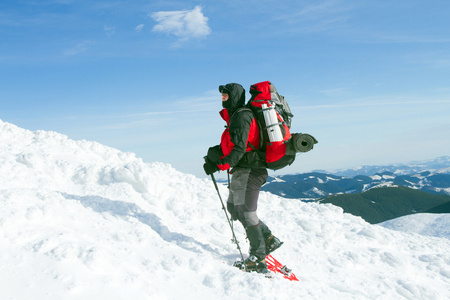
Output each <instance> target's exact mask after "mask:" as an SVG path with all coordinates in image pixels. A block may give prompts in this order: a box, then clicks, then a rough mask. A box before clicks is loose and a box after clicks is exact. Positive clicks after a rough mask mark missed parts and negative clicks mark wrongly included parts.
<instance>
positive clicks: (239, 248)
mask: <svg viewBox="0 0 450 300" xmlns="http://www.w3.org/2000/svg"><path fill="white" fill-rule="evenodd" d="M211 179H212V181H213V183H214V187H215V188H216V191H217V195H219V199H220V203H222V209H223V211H224V212H225V216H226V217H227V221H228V225H230V228H231V232H232V233H233V239H234V241H235V242H236V246H237V248H238V250H239V254H240V255H241V258H242V263H243V262H244V256H243V255H242V251H241V247H240V246H239V242H238V240H237V238H236V235H235V234H234V229H233V225H231V221H230V218H229V217H228V214H227V210H226V209H225V205H224V204H223V201H222V196H220V192H219V187H218V186H217V182H216V179H215V178H214V174H211ZM243 265H244V268H245V270H247V267H246V266H245V264H244V263H243Z"/></svg>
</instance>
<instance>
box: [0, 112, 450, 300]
mask: <svg viewBox="0 0 450 300" xmlns="http://www.w3.org/2000/svg"><path fill="white" fill-rule="evenodd" d="M220 189H221V193H222V196H223V198H224V199H226V196H227V193H228V192H227V189H226V187H224V186H221V187H220ZM259 215H260V217H261V218H262V219H263V220H264V221H265V222H266V223H267V224H268V225H269V226H270V227H271V228H272V230H273V231H274V233H275V234H276V235H277V236H278V237H280V238H281V239H282V240H284V241H285V244H284V245H283V247H282V248H280V249H279V250H278V251H277V252H275V254H274V256H275V257H276V258H278V259H279V260H281V261H282V262H284V263H286V264H287V265H288V266H289V267H290V268H292V269H293V270H294V271H295V273H296V274H297V277H299V279H300V282H289V281H287V280H284V279H273V280H269V279H266V278H264V277H263V276H262V275H260V274H253V273H252V274H247V273H243V272H241V271H239V270H237V269H235V268H233V267H230V264H231V263H232V262H233V261H234V260H236V259H238V258H239V255H238V254H237V250H236V247H235V246H234V245H233V244H232V243H231V242H230V239H231V233H230V229H229V227H228V223H227V222H226V219H225V216H224V214H223V211H222V210H221V205H220V202H219V200H218V197H217V193H216V191H215V189H214V186H213V184H212V183H211V181H210V180H205V179H198V178H196V177H194V176H192V175H188V174H183V173H180V172H178V171H176V170H174V169H173V168H172V167H171V166H170V165H167V164H162V163H150V164H148V163H143V162H142V160H140V159H139V158H136V157H135V156H134V154H131V153H122V152H120V151H118V150H115V149H112V148H109V147H106V146H103V145H100V144H98V143H95V142H88V141H73V140H70V139H68V138H67V137H66V136H64V135H61V134H58V133H54V132H44V131H37V132H31V131H28V130H24V129H21V128H18V127H16V126H14V125H12V124H9V123H4V122H2V121H0V226H1V230H0V282H1V288H0V299H97V300H100V299H108V300H112V299H300V298H301V299H427V300H428V299H449V298H450V289H449V287H450V267H449V265H450V254H449V251H448V249H449V248H450V240H448V239H446V238H437V237H428V236H421V235H417V234H409V233H404V232H398V231H392V230H389V229H386V228H384V227H382V226H373V225H370V224H368V223H366V222H364V221H363V220H362V219H361V218H358V217H354V216H352V215H349V214H344V213H343V212H342V209H340V208H337V207H334V206H331V205H320V204H316V203H302V202H300V201H298V200H295V199H283V198H280V197H278V196H274V195H272V194H269V193H262V194H261V198H260V205H259ZM235 228H236V231H237V235H238V238H239V239H240V241H241V246H242V248H243V249H245V250H247V249H248V244H247V243H246V242H245V238H244V233H243V229H242V228H241V226H240V225H239V224H235Z"/></svg>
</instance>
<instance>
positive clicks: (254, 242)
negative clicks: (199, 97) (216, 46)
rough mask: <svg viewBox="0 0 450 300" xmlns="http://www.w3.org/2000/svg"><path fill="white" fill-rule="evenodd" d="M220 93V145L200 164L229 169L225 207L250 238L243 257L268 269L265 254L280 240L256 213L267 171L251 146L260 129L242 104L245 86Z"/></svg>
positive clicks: (250, 268) (256, 145)
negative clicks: (221, 125) (221, 129)
mask: <svg viewBox="0 0 450 300" xmlns="http://www.w3.org/2000/svg"><path fill="white" fill-rule="evenodd" d="M219 92H220V93H221V94H222V106H223V109H222V110H221V111H220V115H221V116H222V118H223V119H224V120H225V122H226V123H227V126H226V127H225V131H224V132H223V134H222V138H221V143H220V145H217V146H214V147H211V148H209V150H208V155H207V158H206V162H205V164H204V165H203V168H204V170H205V173H206V174H207V175H210V174H213V173H214V172H216V171H219V170H222V171H225V170H229V169H230V168H232V169H231V172H230V173H231V175H232V176H231V183H230V193H229V197H228V200H227V210H228V212H229V213H230V215H231V219H232V220H239V222H241V223H242V225H243V226H244V228H245V232H246V234H247V238H248V240H249V242H250V255H249V257H248V258H247V259H246V260H245V261H244V263H245V265H246V267H247V270H248V271H257V272H261V273H266V272H267V265H266V262H265V257H266V255H267V254H269V253H271V252H273V251H274V250H276V249H277V248H279V247H280V246H281V244H282V242H281V241H280V240H279V239H278V238H277V237H275V236H273V235H272V232H271V230H270V229H269V228H268V227H267V225H266V224H264V223H263V222H262V221H261V220H260V219H259V218H258V215H257V214H256V209H257V206H258V196H259V192H260V189H261V186H262V185H263V184H264V183H265V182H266V180H267V177H268V173H267V169H266V167H267V165H266V162H265V161H264V160H263V159H262V158H261V156H260V155H258V153H256V151H255V150H254V149H255V148H259V145H260V131H259V127H258V124H257V122H256V120H255V118H254V115H253V113H252V111H251V110H250V109H248V108H245V90H244V88H243V87H242V86H241V85H240V84H237V83H228V84H226V85H221V86H219Z"/></svg>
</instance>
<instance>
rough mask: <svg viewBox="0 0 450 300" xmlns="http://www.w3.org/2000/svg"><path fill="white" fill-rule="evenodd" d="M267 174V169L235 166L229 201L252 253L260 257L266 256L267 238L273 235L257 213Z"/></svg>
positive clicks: (232, 215)
mask: <svg viewBox="0 0 450 300" xmlns="http://www.w3.org/2000/svg"><path fill="white" fill-rule="evenodd" d="M267 176H268V175H267V170H266V169H247V168H234V169H233V173H232V177H231V183H230V194H229V196H228V201H227V208H228V211H229V212H230V214H231V217H232V219H234V220H239V222H241V223H242V225H243V226H244V228H245V231H246V233H247V238H248V239H249V242H250V254H252V255H256V256H257V257H258V258H260V259H263V258H264V257H265V256H266V253H265V251H266V250H265V240H266V239H267V238H268V236H270V235H271V232H270V229H269V228H268V227H267V226H266V225H265V224H264V223H263V222H262V221H261V220H260V219H259V218H258V215H257V214H256V210H257V208H258V198H259V191H260V190H261V186H262V185H263V184H264V183H265V182H266V180H267Z"/></svg>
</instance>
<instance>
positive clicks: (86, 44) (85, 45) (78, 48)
mask: <svg viewBox="0 0 450 300" xmlns="http://www.w3.org/2000/svg"><path fill="white" fill-rule="evenodd" d="M93 44H94V42H93V41H83V42H81V43H78V44H76V45H75V46H74V47H72V48H70V49H67V50H66V51H64V55H65V56H73V55H77V54H80V53H83V52H86V51H87V50H88V49H89V48H90V47H91V46H92V45H93Z"/></svg>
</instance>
